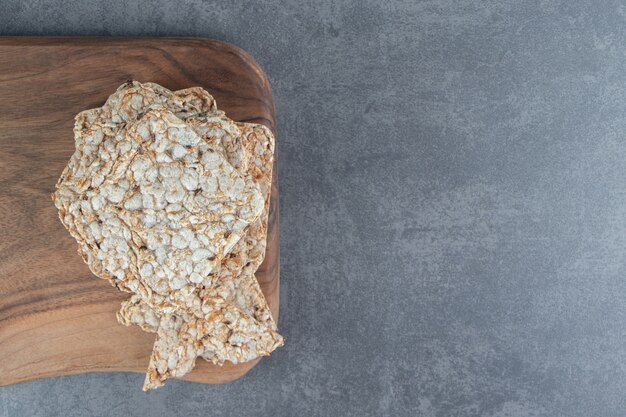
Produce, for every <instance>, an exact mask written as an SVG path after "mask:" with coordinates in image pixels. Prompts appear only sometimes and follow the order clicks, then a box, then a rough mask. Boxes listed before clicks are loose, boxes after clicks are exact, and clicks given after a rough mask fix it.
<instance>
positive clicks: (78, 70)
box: [0, 37, 280, 385]
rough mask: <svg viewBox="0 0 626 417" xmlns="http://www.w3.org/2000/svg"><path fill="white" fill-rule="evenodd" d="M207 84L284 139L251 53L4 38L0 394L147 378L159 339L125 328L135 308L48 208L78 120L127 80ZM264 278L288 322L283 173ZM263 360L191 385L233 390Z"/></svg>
mask: <svg viewBox="0 0 626 417" xmlns="http://www.w3.org/2000/svg"><path fill="white" fill-rule="evenodd" d="M128 79H135V80H138V81H142V82H145V81H152V82H156V83H158V84H161V85H163V86H165V87H167V88H169V89H172V90H176V89H180V88H186V87H191V86H201V87H204V88H205V89H206V90H208V91H209V92H210V93H211V94H213V96H214V97H215V98H216V100H217V103H218V107H219V108H220V109H223V110H225V111H226V114H227V115H228V116H229V117H230V118H232V119H234V120H237V121H249V122H256V123H263V124H265V125H266V126H268V127H269V128H270V129H272V130H273V131H274V101H273V98H272V93H271V89H270V86H269V82H268V80H267V77H266V75H265V74H264V73H263V71H262V70H261V68H260V67H259V66H258V64H256V62H255V61H254V60H253V59H252V58H251V57H250V56H249V55H248V54H246V53H245V52H244V51H242V50H241V49H239V48H237V47H234V46H232V45H229V44H226V43H223V42H220V41H216V40H211V39H198V38H91V37H80V38H77V37H0V358H2V359H0V385H8V384H13V383H17V382H22V381H28V380H31V379H36V378H43V377H49V376H57V375H66V374H75V373H81V372H96V371H130V372H145V370H146V368H147V365H148V359H149V356H150V352H151V350H152V343H153V341H154V335H153V334H147V333H144V332H143V331H141V330H140V329H139V328H138V327H125V326H122V325H120V324H118V323H117V321H116V320H115V312H116V311H117V310H118V308H119V304H120V302H121V301H122V300H123V299H125V298H127V297H128V295H127V294H123V293H121V292H119V291H117V290H116V289H114V288H113V287H111V286H110V284H109V283H108V282H106V281H104V280H100V279H98V278H96V277H95V276H93V275H92V274H91V272H90V271H89V269H88V268H87V266H86V265H85V264H84V263H83V261H82V260H81V258H80V256H79V255H78V254H77V244H76V242H75V241H74V240H73V239H72V238H71V236H70V235H69V233H67V231H66V230H65V229H64V228H63V226H62V225H61V222H60V221H59V219H58V217H57V211H56V209H55V207H54V205H53V203H52V201H51V199H50V194H51V193H52V192H53V190H54V185H55V183H56V181H57V179H58V177H59V175H60V174H61V171H62V170H63V167H64V166H65V164H66V163H67V162H68V160H69V158H70V155H71V154H72V153H73V151H74V139H73V134H72V127H73V119H74V115H76V113H78V112H80V111H81V110H84V109H88V108H93V107H98V106H101V105H102V104H103V103H104V101H105V100H106V98H107V97H108V96H109V95H110V94H111V93H113V92H114V91H115V89H116V88H117V87H118V86H119V85H120V84H121V83H123V82H124V81H126V80H128ZM272 186H273V188H272V195H271V202H270V218H269V232H268V245H267V252H266V256H265V262H264V263H263V264H262V265H261V267H260V269H259V272H258V273H257V278H258V280H259V283H260V284H261V288H262V289H263V293H264V294H265V297H266V299H267V301H268V304H269V305H270V308H271V310H272V313H273V314H274V317H275V318H276V319H277V318H278V306H279V297H278V296H279V282H280V281H279V244H278V240H279V227H278V226H279V221H278V215H279V213H278V181H277V170H276V163H275V165H274V176H273V178H272ZM257 362H258V360H257V361H252V362H248V363H244V364H239V365H232V364H227V365H225V366H223V367H219V366H215V365H212V364H209V363H207V362H206V361H204V360H198V361H197V364H196V368H195V369H194V370H193V371H192V372H191V373H190V374H188V375H187V376H186V377H185V379H189V380H194V381H199V382H206V383H223V382H228V381H232V380H234V379H236V378H239V377H240V376H242V375H244V374H245V373H246V372H247V371H249V370H250V369H251V368H252V367H253V366H254V365H255V364H256V363H257Z"/></svg>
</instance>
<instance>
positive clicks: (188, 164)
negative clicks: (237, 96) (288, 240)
mask: <svg viewBox="0 0 626 417" xmlns="http://www.w3.org/2000/svg"><path fill="white" fill-rule="evenodd" d="M74 135H75V141H76V151H75V153H74V154H73V155H72V157H71V159H70V162H69V163H68V165H67V167H66V168H65V170H64V171H63V174H62V175H61V178H60V179H59V181H58V183H57V186H56V187H57V189H56V192H55V193H54V194H53V196H52V197H53V200H54V202H55V205H56V207H57V208H58V209H59V217H60V219H61V221H62V222H63V224H64V225H65V227H66V228H67V229H68V231H69V232H70V233H71V235H72V236H73V237H74V238H75V239H76V240H77V241H78V244H79V253H80V254H81V256H82V257H83V259H84V260H85V262H86V263H87V265H89V268H90V269H91V271H92V272H93V273H94V274H95V275H97V276H98V277H100V278H103V279H107V280H109V282H111V284H113V285H114V286H115V287H117V288H118V289H120V290H121V291H125V292H129V293H133V295H132V296H131V297H130V299H129V300H127V301H125V302H123V303H122V308H121V309H120V311H119V312H118V314H117V319H118V321H119V322H120V323H122V324H125V325H130V324H136V325H138V326H140V327H141V328H142V329H143V330H145V331H148V332H153V333H156V334H157V338H156V341H155V343H154V349H153V352H152V356H151V359H150V364H149V367H148V372H147V374H146V379H145V383H144V390H148V389H152V388H156V387H159V386H161V385H163V384H164V383H165V381H166V380H167V378H169V377H181V376H183V375H185V374H186V373H187V372H189V371H190V370H191V369H192V368H193V367H194V364H195V360H196V358H197V357H198V356H200V357H203V358H204V359H206V360H208V361H211V362H212V363H214V364H223V363H224V362H225V361H231V362H233V363H238V362H245V361H249V360H252V359H255V358H257V357H259V356H262V355H268V354H269V353H270V352H272V351H273V350H274V349H276V348H277V347H279V346H282V344H283V338H282V337H281V336H280V335H279V334H278V332H277V328H276V323H275V321H274V319H273V318H272V315H271V313H270V310H269V308H268V306H267V303H266V301H265V298H264V296H263V293H262V292H261V289H260V287H259V285H258V282H257V280H256V278H255V276H254V273H255V272H256V270H257V269H258V267H259V265H260V264H261V262H262V261H263V258H264V256H265V245H266V237H267V217H268V208H269V198H270V189H271V178H272V161H273V155H274V139H273V136H272V133H271V132H270V130H269V129H267V128H266V127H265V126H262V125H258V124H250V123H237V122H234V121H232V120H230V119H229V118H227V117H226V116H225V114H224V112H222V111H220V110H218V109H217V106H216V103H215V100H214V99H213V97H212V96H211V95H210V94H209V93H207V92H206V91H204V90H203V89H201V88H199V87H195V88H189V89H185V90H179V91H174V92H172V91H170V90H168V89H166V88H164V87H161V86H159V85H157V84H154V83H144V84H141V83H139V82H128V83H125V84H123V85H122V86H120V87H119V88H118V90H117V91H116V92H115V93H114V94H113V95H112V96H110V97H109V99H108V100H107V101H106V103H105V104H104V106H102V107H101V108H97V109H91V110H86V111H83V112H81V113H79V114H78V115H77V116H76V124H75V127H74Z"/></svg>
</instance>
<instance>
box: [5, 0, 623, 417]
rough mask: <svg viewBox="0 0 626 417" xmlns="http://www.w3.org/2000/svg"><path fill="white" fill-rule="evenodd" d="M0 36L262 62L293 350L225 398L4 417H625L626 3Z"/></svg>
mask: <svg viewBox="0 0 626 417" xmlns="http://www.w3.org/2000/svg"><path fill="white" fill-rule="evenodd" d="M0 32H1V33H2V34H5V35H12V34H32V35H54V34H57V35H61V34H64V35H96V34H97V35H151V36H154V35H191V36H206V37H215V38H219V39H222V40H226V41H229V42H232V43H235V44H237V45H239V46H241V47H242V48H244V49H246V50H247V51H248V52H250V53H251V54H252V55H253V56H254V57H255V58H256V59H257V60H258V62H259V63H260V64H261V65H262V67H263V68H264V69H265V70H266V72H267V73H268V75H269V77H270V80H271V82H272V85H273V88H274V94H275V98H276V106H277V114H278V133H279V135H278V155H279V160H280V162H281V165H280V168H279V169H280V178H281V205H282V207H281V210H282V219H281V222H282V223H281V227H282V242H281V249H282V255H281V261H282V289H281V291H282V292H281V297H282V301H281V314H282V316H281V319H280V321H279V328H280V330H281V332H282V333H283V334H284V335H285V337H286V339H287V344H286V346H285V347H284V348H281V349H279V350H277V351H276V352H275V353H274V354H273V355H272V356H271V357H270V358H267V359H265V360H263V361H262V363H261V365H260V366H258V367H256V368H255V369H254V370H253V371H252V372H251V373H250V374H249V375H248V376H246V377H244V378H243V379H241V380H239V381H237V382H235V383H233V384H230V385H225V386H207V385H198V384H194V383H189V382H180V381H172V382H171V383H170V384H169V385H168V386H167V387H166V388H164V389H161V390H159V391H157V392H151V393H148V394H146V393H143V392H141V391H140V389H138V387H139V386H140V385H141V379H142V377H143V376H142V375H140V374H136V375H135V374H88V375H78V376H68V377H60V378H53V379H47V380H42V381H36V382H30V383H24V384H19V385H15V386H10V387H5V388H1V389H0V415H1V416H56V415H63V416H68V417H71V416H126V415H135V416H155V417H156V416H174V415H181V416H201V415H202V416H204V415H222V416H240V415H245V416H255V415H258V416H296V415H302V416H366V415H367V416H369V415H371V416H446V417H449V416H509V417H523V416H552V417H556V416H568V417H575V416H581V417H582V416H584V417H588V416H618V415H624V413H625V410H626V397H625V396H624V392H626V279H625V275H626V256H625V254H626V205H625V204H624V197H625V196H626V144H625V143H624V141H625V138H624V136H625V132H626V118H625V117H624V115H625V114H626V89H625V88H624V86H625V85H626V5H624V3H623V2H621V1H602V0H599V1H597V2H593V5H592V4H591V2H586V1H580V0H569V1H556V0H554V1H547V0H546V1H524V2H520V1H512V0H497V1H496V0H488V1H481V2H477V1H470V0H438V1H434V0H433V1H414V0H391V1H388V2H380V1H371V0H367V1H364V2H357V1H345V2H335V1H330V0H322V1H315V2H300V1H296V0H283V1H272V2H267V3H263V4H261V2H259V4H256V5H254V4H249V2H242V1H235V2H229V4H228V5H226V4H225V3H223V4H222V3H220V4H218V3H213V2H203V1H200V0H192V1H186V2H183V3H178V2H169V1H166V0H157V1H153V2H150V3H149V4H148V2H145V3H142V2H127V1H121V0H111V1H95V0H84V1H76V0H74V1H69V2H62V1H59V0H54V1H42V0H34V1H29V2H23V1H18V0H4V1H2V2H1V3H0Z"/></svg>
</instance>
